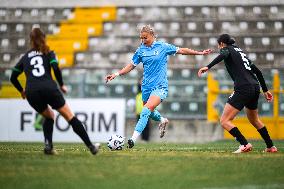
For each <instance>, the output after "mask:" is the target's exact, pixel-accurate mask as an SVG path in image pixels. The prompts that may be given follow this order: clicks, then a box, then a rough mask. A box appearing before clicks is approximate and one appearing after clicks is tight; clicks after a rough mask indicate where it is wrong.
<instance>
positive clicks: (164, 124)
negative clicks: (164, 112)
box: [159, 118, 169, 138]
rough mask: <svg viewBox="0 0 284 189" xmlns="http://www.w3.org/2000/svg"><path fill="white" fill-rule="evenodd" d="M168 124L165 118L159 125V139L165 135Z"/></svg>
mask: <svg viewBox="0 0 284 189" xmlns="http://www.w3.org/2000/svg"><path fill="white" fill-rule="evenodd" d="M168 124H169V120H168V119H167V118H164V119H163V120H162V121H161V122H160V123H159V131H160V138H163V137H164V136H165V133H166V127H167V125H168Z"/></svg>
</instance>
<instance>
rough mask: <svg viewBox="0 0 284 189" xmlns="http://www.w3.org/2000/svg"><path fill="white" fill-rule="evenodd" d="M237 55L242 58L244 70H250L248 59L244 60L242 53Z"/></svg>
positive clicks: (244, 55)
mask: <svg viewBox="0 0 284 189" xmlns="http://www.w3.org/2000/svg"><path fill="white" fill-rule="evenodd" d="M239 53H240V54H241V56H242V59H243V62H244V65H245V68H246V69H247V70H251V68H250V67H249V61H248V59H247V58H246V54H245V53H243V52H239Z"/></svg>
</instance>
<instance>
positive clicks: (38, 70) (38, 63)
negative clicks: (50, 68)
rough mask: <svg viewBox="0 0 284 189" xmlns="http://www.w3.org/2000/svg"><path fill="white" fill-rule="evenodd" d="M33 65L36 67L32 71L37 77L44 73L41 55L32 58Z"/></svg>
mask: <svg viewBox="0 0 284 189" xmlns="http://www.w3.org/2000/svg"><path fill="white" fill-rule="evenodd" d="M31 65H32V66H33V67H34V68H33V70H32V73H33V75H34V76H36V77H40V76H42V75H44V73H45V70H44V67H43V60H42V57H41V56H35V57H33V58H32V59H31Z"/></svg>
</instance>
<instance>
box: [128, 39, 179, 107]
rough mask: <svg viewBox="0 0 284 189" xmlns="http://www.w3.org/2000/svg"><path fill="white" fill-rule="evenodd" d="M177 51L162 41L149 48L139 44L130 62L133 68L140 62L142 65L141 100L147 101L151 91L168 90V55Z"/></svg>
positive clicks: (176, 48)
mask: <svg viewBox="0 0 284 189" xmlns="http://www.w3.org/2000/svg"><path fill="white" fill-rule="evenodd" d="M177 51H178V47H176V46H174V45H172V44H168V43H164V42H162V41H154V42H153V44H152V45H151V47H147V46H145V45H144V44H141V45H140V47H139V48H138V49H137V50H136V52H135V54H134V55H133V58H132V61H133V64H134V66H137V65H138V64H139V63H140V62H142V64H143V68H144V73H143V81H142V98H143V101H144V102H145V101H147V100H148V98H149V96H150V94H151V92H152V91H153V90H155V89H163V90H165V91H167V90H168V79H167V63H168V55H175V54H176V52H177Z"/></svg>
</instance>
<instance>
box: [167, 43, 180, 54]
mask: <svg viewBox="0 0 284 189" xmlns="http://www.w3.org/2000/svg"><path fill="white" fill-rule="evenodd" d="M165 47H166V54H167V55H174V54H176V53H177V50H178V47H176V46H175V45H172V44H169V43H165Z"/></svg>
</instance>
